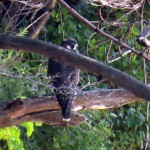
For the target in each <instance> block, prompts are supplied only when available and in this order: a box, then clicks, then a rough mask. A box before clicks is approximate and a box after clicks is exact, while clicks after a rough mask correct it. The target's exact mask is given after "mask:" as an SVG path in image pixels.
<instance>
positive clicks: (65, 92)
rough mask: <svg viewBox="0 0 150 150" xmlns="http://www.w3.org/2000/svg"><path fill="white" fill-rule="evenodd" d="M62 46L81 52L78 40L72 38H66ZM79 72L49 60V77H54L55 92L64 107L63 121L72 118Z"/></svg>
mask: <svg viewBox="0 0 150 150" xmlns="http://www.w3.org/2000/svg"><path fill="white" fill-rule="evenodd" d="M60 46H62V47H64V48H66V49H68V50H70V51H72V52H74V53H79V52H78V50H77V49H78V44H77V41H76V40H74V39H72V38H68V39H64V40H63V41H62V43H61V45H60ZM79 74H80V70H79V69H77V68H75V67H71V66H69V65H64V64H60V63H58V62H55V61H53V60H50V59H49V60H48V77H51V79H52V84H53V86H54V87H55V90H54V93H55V95H56V98H57V101H58V103H59V105H60V107H61V109H62V117H63V121H66V122H67V121H70V118H71V107H72V100H73V99H75V97H76V91H77V84H78V82H79Z"/></svg>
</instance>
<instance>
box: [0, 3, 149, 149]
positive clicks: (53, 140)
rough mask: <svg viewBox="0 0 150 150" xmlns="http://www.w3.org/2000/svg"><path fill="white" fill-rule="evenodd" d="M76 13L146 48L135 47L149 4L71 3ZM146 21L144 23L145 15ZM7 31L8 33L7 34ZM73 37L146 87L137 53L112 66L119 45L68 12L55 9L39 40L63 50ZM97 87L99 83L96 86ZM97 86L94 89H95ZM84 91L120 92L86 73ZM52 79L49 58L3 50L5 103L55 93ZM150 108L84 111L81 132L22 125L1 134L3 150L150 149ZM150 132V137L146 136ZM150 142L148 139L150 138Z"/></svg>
mask: <svg viewBox="0 0 150 150" xmlns="http://www.w3.org/2000/svg"><path fill="white" fill-rule="evenodd" d="M71 4H72V6H73V7H74V9H75V10H77V11H78V12H79V13H80V14H81V15H82V16H84V17H85V18H87V19H88V20H90V21H91V22H92V21H93V23H94V24H95V25H96V26H98V27H99V28H100V29H101V30H104V31H105V32H107V33H108V34H110V35H112V36H114V37H116V38H117V39H120V40H121V41H123V42H125V43H127V44H128V45H129V46H131V47H134V48H135V49H136V50H139V51H141V50H143V48H142V47H141V46H140V45H139V44H138V43H137V42H136V39H137V36H138V35H139V34H140V32H141V22H142V25H143V26H144V27H145V26H146V25H147V20H149V14H150V9H149V7H148V6H149V4H148V3H145V5H144V6H145V7H142V8H140V9H138V10H136V11H128V10H124V9H113V8H110V7H102V8H101V13H102V17H103V19H104V21H103V20H101V19H100V16H99V11H98V10H99V9H100V8H99V6H97V7H96V6H95V5H94V6H93V5H90V4H88V3H86V2H85V1H82V2H80V3H78V4H76V3H71ZM142 11H143V12H144V15H143V17H144V21H141V20H142V19H141V15H140V13H141V12H142ZM0 17H1V19H2V21H1V23H0V31H5V30H4V27H5V24H6V23H7V22H8V21H9V20H8V18H7V16H5V15H2V16H0ZM25 28H26V19H25V20H24V21H23V22H22V24H21V25H20V26H18V27H17V28H16V30H15V33H16V34H18V35H20V36H26V34H27V33H28V31H26V30H25ZM5 32H6V31H5ZM67 37H73V38H75V39H76V40H77V41H78V43H79V51H80V53H81V54H84V55H86V56H89V57H91V58H94V59H96V60H98V61H101V62H103V63H105V64H108V65H110V66H113V67H115V68H117V69H119V70H121V71H124V72H126V73H128V74H129V75H131V76H133V77H135V78H137V79H138V80H140V81H142V82H144V63H143V60H142V59H141V58H140V57H139V56H136V55H134V54H128V55H126V56H124V57H122V58H121V59H119V60H117V61H114V62H112V63H109V60H110V59H111V60H113V59H115V58H117V57H119V56H121V55H120V51H119V49H121V51H122V50H123V49H122V48H120V47H119V46H118V45H116V44H114V43H112V42H111V41H108V40H107V39H105V38H104V37H102V36H100V35H97V34H95V33H94V32H93V31H92V30H90V29H89V28H88V27H87V26H85V25H84V24H83V23H81V22H80V21H78V20H77V19H75V18H74V17H73V16H72V15H71V14H70V13H69V12H68V11H67V10H66V9H65V8H64V7H62V6H60V5H59V4H57V5H56V7H55V10H54V11H53V13H52V15H51V17H50V19H49V21H48V22H47V24H46V26H45V29H44V30H43V31H42V32H41V33H40V35H39V37H38V39H41V40H44V41H49V42H52V43H55V44H57V45H59V44H60V43H61V41H62V39H63V38H67ZM149 66H150V64H149V63H148V62H146V63H145V70H146V72H147V78H146V80H147V83H150V67H149ZM93 83H95V84H93ZM91 84H93V85H91ZM79 87H80V88H81V89H82V90H92V89H97V88H118V86H117V85H115V84H114V83H112V82H111V81H107V82H99V79H98V78H97V77H95V76H93V75H89V74H87V73H85V72H81V79H80V83H79ZM51 92H52V88H51V86H49V83H48V80H47V58H44V57H42V56H39V55H37V54H33V53H27V52H15V51H13V50H9V51H3V50H1V51H0V100H1V101H5V100H8V99H16V98H26V97H32V96H38V95H43V94H47V93H51ZM148 109H149V108H148V104H147V103H144V102H140V103H132V104H130V105H126V106H123V107H120V108H115V109H111V110H96V111H82V112H81V113H82V114H84V115H85V116H86V118H87V121H86V122H85V123H83V124H82V125H80V126H76V127H67V128H62V127H56V126H48V125H42V124H41V123H32V122H26V123H22V124H21V125H19V126H12V127H9V128H5V129H0V150H7V149H9V150H28V149H30V150H35V149H36V150H61V149H66V150H70V149H72V150H97V149H99V150H126V149H128V150H140V149H144V148H145V147H146V146H145V145H146V144H148V147H147V149H150V144H149V143H147V141H146V138H149V130H148V128H149V124H150V121H149V119H147V116H149V112H147V111H148ZM147 132H148V133H147ZM148 140H149V139H148Z"/></svg>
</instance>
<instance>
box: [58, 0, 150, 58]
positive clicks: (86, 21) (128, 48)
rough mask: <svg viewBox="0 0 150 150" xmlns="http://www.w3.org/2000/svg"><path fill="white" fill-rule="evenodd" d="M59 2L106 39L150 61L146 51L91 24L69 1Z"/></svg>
mask: <svg viewBox="0 0 150 150" xmlns="http://www.w3.org/2000/svg"><path fill="white" fill-rule="evenodd" d="M58 2H59V3H60V4H61V5H62V6H64V7H65V8H66V9H67V10H68V11H69V12H70V13H71V14H72V15H73V16H75V17H76V18H77V19H78V20H80V21H82V22H83V23H84V24H86V25H87V26H88V27H89V28H91V29H92V30H93V31H95V32H96V33H97V34H100V35H102V36H104V37H105V38H106V39H109V40H111V41H113V42H114V43H116V44H118V45H120V46H122V47H124V48H125V49H127V50H131V52H132V53H134V54H136V55H139V56H141V57H143V58H144V59H145V60H147V61H150V57H148V56H147V55H145V54H144V53H140V52H138V51H136V50H135V49H134V48H131V47H130V46H128V45H127V44H125V43H123V42H121V41H120V40H118V39H116V38H114V37H112V36H110V35H109V34H107V33H105V32H104V31H102V30H100V29H99V28H97V27H95V26H94V25H93V24H91V23H90V22H89V21H88V20H87V19H85V18H84V17H82V16H81V15H80V14H79V13H77V12H76V11H75V10H74V9H73V8H72V7H70V6H69V5H68V4H67V3H65V1H63V0H58Z"/></svg>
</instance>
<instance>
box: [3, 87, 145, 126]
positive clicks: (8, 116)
mask: <svg viewBox="0 0 150 150" xmlns="http://www.w3.org/2000/svg"><path fill="white" fill-rule="evenodd" d="M136 101H143V100H142V99H141V98H138V97H136V96H135V95H133V94H132V93H131V92H129V91H127V90H124V89H100V90H94V91H86V92H81V93H78V95H77V97H76V99H75V100H74V101H73V108H72V110H73V112H74V113H73V115H72V118H71V121H70V122H67V123H66V122H63V121H62V116H61V110H60V107H59V105H58V103H57V101H56V99H55V97H54V96H52V95H45V96H41V97H34V98H27V99H24V100H20V99H17V100H14V101H7V102H4V103H1V104H0V128H3V127H8V126H11V125H18V124H20V123H21V122H26V121H33V122H36V121H38V122H42V123H46V124H50V125H58V126H74V125H79V124H81V123H82V122H83V121H84V120H85V117H84V116H82V115H80V114H78V113H75V112H76V111H80V110H92V109H94V110H95V109H111V108H116V107H120V106H122V105H125V104H129V103H131V102H136Z"/></svg>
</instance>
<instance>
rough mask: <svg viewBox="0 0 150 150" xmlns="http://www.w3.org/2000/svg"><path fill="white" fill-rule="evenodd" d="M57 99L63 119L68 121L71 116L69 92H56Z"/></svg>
mask: <svg viewBox="0 0 150 150" xmlns="http://www.w3.org/2000/svg"><path fill="white" fill-rule="evenodd" d="M56 98H57V101H58V103H59V105H60V107H61V109H62V117H63V121H66V122H68V121H70V118H71V107H72V98H71V96H70V94H68V95H67V94H64V93H61V94H60V93H59V94H56Z"/></svg>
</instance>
